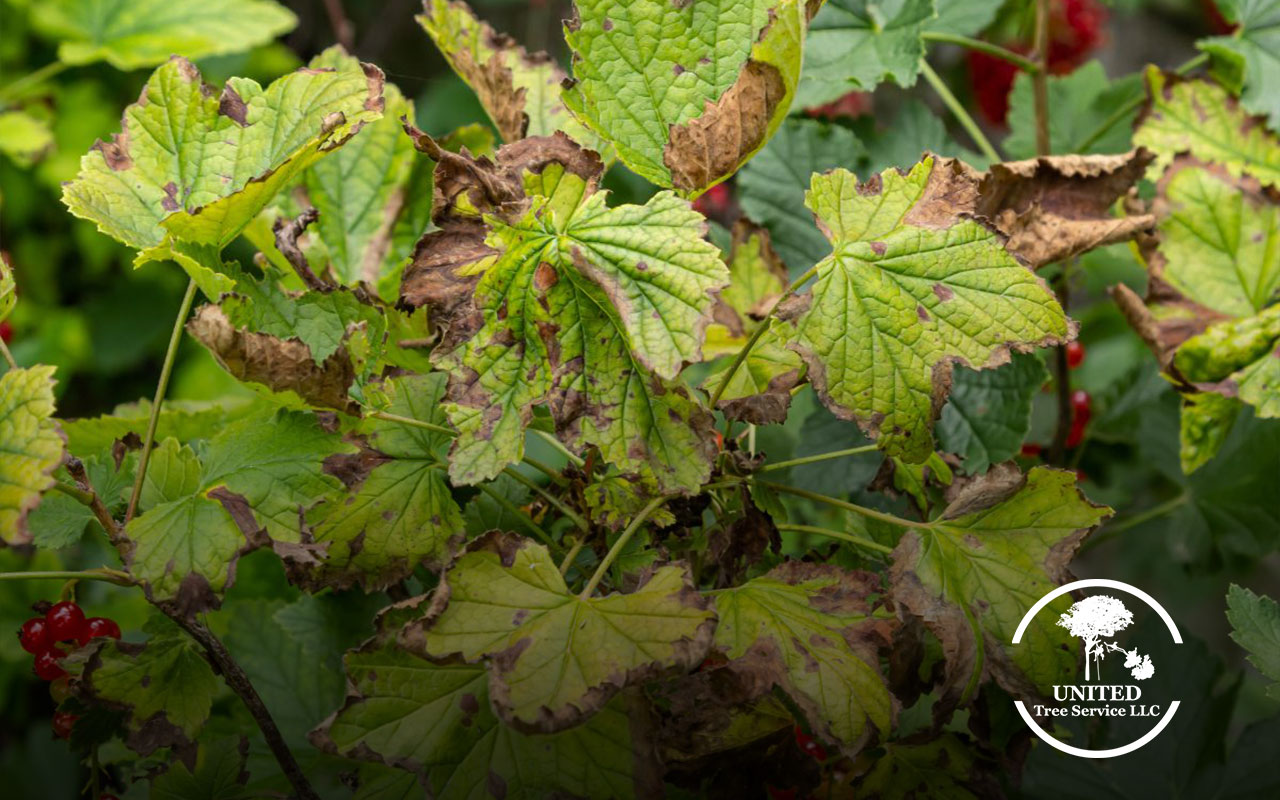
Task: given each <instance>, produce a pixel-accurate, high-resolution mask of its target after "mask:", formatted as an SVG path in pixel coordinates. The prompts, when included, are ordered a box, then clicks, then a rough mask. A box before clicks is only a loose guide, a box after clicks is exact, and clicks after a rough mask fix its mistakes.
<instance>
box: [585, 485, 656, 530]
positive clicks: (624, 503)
mask: <svg viewBox="0 0 1280 800" xmlns="http://www.w3.org/2000/svg"><path fill="white" fill-rule="evenodd" d="M655 495H656V492H654V490H653V487H652V486H645V485H644V484H643V483H637V482H636V481H635V480H633V479H631V478H628V477H627V476H625V475H602V476H599V477H597V478H595V479H594V480H592V481H591V482H590V483H588V484H587V485H586V486H584V487H583V489H582V497H583V499H584V500H585V501H586V506H587V513H588V515H589V516H590V518H591V521H592V522H594V523H595V524H597V525H600V526H603V527H605V528H608V529H609V530H611V531H620V530H622V529H623V528H625V527H626V526H627V523H629V522H630V521H631V520H633V519H635V516H636V515H637V514H639V513H640V511H641V510H642V509H643V508H644V507H645V506H646V505H648V504H649V501H650V500H652V499H653V498H654V496H655ZM649 522H650V523H651V524H652V525H653V526H654V527H655V528H665V527H667V526H668V525H674V524H676V518H675V516H674V515H673V514H672V513H671V512H670V511H669V510H668V509H666V508H658V509H657V510H655V511H654V512H653V513H651V514H650V515H649Z"/></svg>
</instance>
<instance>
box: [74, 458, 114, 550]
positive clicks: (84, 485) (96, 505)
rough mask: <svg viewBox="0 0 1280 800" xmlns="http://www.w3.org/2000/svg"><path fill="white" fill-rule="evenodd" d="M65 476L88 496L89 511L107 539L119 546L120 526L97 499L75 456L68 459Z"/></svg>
mask: <svg viewBox="0 0 1280 800" xmlns="http://www.w3.org/2000/svg"><path fill="white" fill-rule="evenodd" d="M67 474H68V475H70V476H71V479H72V480H73V481H75V482H76V485H77V486H79V487H80V491H82V492H84V493H85V494H87V495H89V509H90V510H91V511H93V515H94V516H95V517H97V518H98V524H100V525H102V529H103V530H104V531H106V532H107V539H109V540H110V541H111V544H113V545H116V544H119V543H120V539H121V533H120V526H119V525H118V524H117V523H116V520H115V517H113V516H111V511H110V509H108V508H107V507H106V505H104V504H103V502H102V498H100V497H98V493H97V492H96V491H95V490H94V488H93V483H91V482H90V481H89V474H88V473H87V472H85V470H84V462H83V461H81V460H80V459H78V458H76V457H75V456H72V457H70V458H68V459H67Z"/></svg>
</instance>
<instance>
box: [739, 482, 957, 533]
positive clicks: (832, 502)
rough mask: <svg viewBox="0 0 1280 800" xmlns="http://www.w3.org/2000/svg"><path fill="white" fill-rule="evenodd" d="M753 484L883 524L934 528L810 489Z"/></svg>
mask: <svg viewBox="0 0 1280 800" xmlns="http://www.w3.org/2000/svg"><path fill="white" fill-rule="evenodd" d="M752 483H755V484H758V485H760V486H763V487H765V488H766V489H772V490H774V491H775V492H782V493H783V494H793V495H795V496H796V497H803V498H804V499H806V500H812V501H814V502H815V503H825V504H826V505H829V506H833V507H834V508H842V509H844V510H845V511H852V512H853V513H855V514H859V515H861V516H864V517H867V518H869V519H875V520H880V521H881V522H887V523H889V524H890V525H901V526H903V527H905V528H929V527H932V526H930V524H929V523H927V522H917V521H915V520H912V519H903V518H902V517H895V516H894V515H892V514H886V513H884V512H883V511H876V510H875V509H874V508H867V507H866V506H860V505H857V504H855V503H850V502H848V501H845V500H839V499H837V498H835V497H828V496H826V495H825V494H818V493H817V492H811V491H809V490H808V489H801V488H799V487H797V486H786V485H784V484H781V483H770V482H769V481H752Z"/></svg>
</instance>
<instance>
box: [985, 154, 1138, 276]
mask: <svg viewBox="0 0 1280 800" xmlns="http://www.w3.org/2000/svg"><path fill="white" fill-rule="evenodd" d="M1153 158H1154V156H1153V155H1152V154H1151V153H1150V152H1148V151H1146V150H1144V149H1142V148H1138V149H1136V150H1131V151H1129V152H1128V153H1123V154H1119V155H1089V156H1079V155H1070V156H1042V157H1040V158H1034V159H1028V160H1026V161H1010V162H1006V163H1002V164H992V165H991V168H990V170H989V171H988V172H987V173H986V175H985V176H983V178H982V182H981V184H980V186H979V187H978V198H977V200H976V204H975V208H974V213H976V214H977V215H978V216H980V217H983V218H985V219H988V220H990V221H991V222H992V224H994V225H995V227H996V228H997V229H998V230H999V231H1000V232H1001V233H1003V234H1004V235H1005V236H1007V237H1008V241H1007V242H1006V244H1005V246H1006V247H1007V248H1008V249H1009V250H1010V252H1012V253H1014V254H1016V255H1017V256H1019V257H1020V258H1021V259H1022V260H1023V261H1025V262H1026V263H1027V264H1028V265H1030V266H1031V267H1032V268H1039V267H1042V266H1045V265H1046V264H1050V263H1053V262H1055V261H1061V260H1062V259H1064V258H1071V257H1072V256H1076V255H1079V254H1081V253H1084V252H1086V251H1088V250H1092V249H1093V248H1095V247H1101V246H1103V245H1108V244H1115V243H1116V242H1123V241H1128V240H1130V239H1133V238H1134V237H1136V236H1138V235H1140V234H1143V233H1148V232H1150V231H1151V230H1152V229H1153V228H1154V227H1155V224H1156V219H1155V216H1154V215H1152V214H1135V215H1129V216H1123V217H1116V216H1114V215H1113V214H1112V213H1111V207H1112V206H1113V205H1114V204H1115V202H1116V201H1117V200H1118V199H1120V198H1122V197H1124V196H1125V195H1126V194H1127V193H1128V191H1129V189H1130V188H1131V187H1132V186H1133V185H1134V183H1135V182H1136V181H1137V180H1138V179H1139V178H1141V177H1142V175H1143V173H1144V172H1145V171H1146V168H1147V165H1149V164H1150V163H1151V161H1152V159H1153Z"/></svg>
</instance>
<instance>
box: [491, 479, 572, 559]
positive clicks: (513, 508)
mask: <svg viewBox="0 0 1280 800" xmlns="http://www.w3.org/2000/svg"><path fill="white" fill-rule="evenodd" d="M476 488H477V489H479V490H480V491H482V492H484V493H485V494H487V495H488V496H489V497H490V498H492V499H493V501H494V502H495V503H497V504H498V505H500V506H502V507H503V508H505V509H506V510H507V511H509V512H511V513H512V514H515V515H516V516H517V517H519V518H520V519H521V520H522V521H523V522H524V524H525V525H527V526H528V527H529V530H531V531H533V532H534V533H536V534H537V535H538V538H539V539H541V540H542V543H543V544H545V545H546V546H547V547H550V548H554V547H555V546H556V541H555V539H553V538H551V534H549V533H547V531H546V529H545V528H543V527H542V526H541V525H539V524H538V523H536V522H534V521H533V517H531V516H529V515H528V514H526V513H525V512H524V510H523V509H521V508H520V507H519V506H517V505H516V504H515V503H513V502H511V501H510V500H508V499H507V498H505V497H503V496H502V495H500V494H498V493H497V492H495V491H494V490H493V489H491V488H490V487H489V486H488V485H487V484H484V483H480V484H476Z"/></svg>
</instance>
